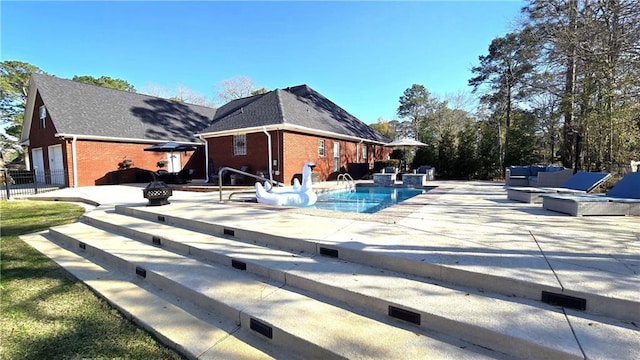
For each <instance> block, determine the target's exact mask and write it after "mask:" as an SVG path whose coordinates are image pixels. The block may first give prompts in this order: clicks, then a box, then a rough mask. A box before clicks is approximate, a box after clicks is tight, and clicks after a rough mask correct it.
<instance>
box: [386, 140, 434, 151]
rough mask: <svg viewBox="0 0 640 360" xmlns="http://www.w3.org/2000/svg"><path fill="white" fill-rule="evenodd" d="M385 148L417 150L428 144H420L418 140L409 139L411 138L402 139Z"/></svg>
mask: <svg viewBox="0 0 640 360" xmlns="http://www.w3.org/2000/svg"><path fill="white" fill-rule="evenodd" d="M384 146H388V147H392V148H405V149H406V148H409V149H411V148H416V147H420V146H427V144H425V143H423V142H420V141H418V140H415V139H409V138H402V139H396V140H394V141H392V142H390V143H388V144H385V145H384Z"/></svg>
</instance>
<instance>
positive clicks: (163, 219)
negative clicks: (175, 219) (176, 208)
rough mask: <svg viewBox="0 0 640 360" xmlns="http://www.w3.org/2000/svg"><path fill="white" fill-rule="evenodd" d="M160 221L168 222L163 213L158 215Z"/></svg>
mask: <svg viewBox="0 0 640 360" xmlns="http://www.w3.org/2000/svg"><path fill="white" fill-rule="evenodd" d="M158 221H162V222H166V221H167V219H165V218H164V216H162V215H158Z"/></svg>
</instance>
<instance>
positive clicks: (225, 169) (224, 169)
mask: <svg viewBox="0 0 640 360" xmlns="http://www.w3.org/2000/svg"><path fill="white" fill-rule="evenodd" d="M226 171H230V172H234V173H237V174H241V175H244V176H249V177H252V178H255V179H258V180H262V181H268V182H270V183H271V184H275V185H278V186H285V184H283V183H281V182H278V181H275V180H271V179H267V178H265V177H262V176H258V175H254V174H251V173H248V172H246V171H242V170H238V169H234V168H232V167H228V166H225V167H222V168H220V170H218V193H220V202H222V174H224V173H225V172H226ZM229 197H231V196H229Z"/></svg>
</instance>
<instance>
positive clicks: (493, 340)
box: [85, 216, 570, 358]
mask: <svg viewBox="0 0 640 360" xmlns="http://www.w3.org/2000/svg"><path fill="white" fill-rule="evenodd" d="M85 221H86V222H88V223H91V224H93V225H95V226H99V227H101V228H103V229H105V230H111V231H114V232H117V233H122V234H126V235H129V236H131V237H133V238H137V239H140V240H143V241H146V242H147V243H149V244H152V239H153V238H154V237H156V238H159V239H160V242H161V244H162V247H163V248H165V249H168V250H170V251H174V252H177V253H180V254H182V255H186V256H193V257H197V258H200V259H203V260H205V261H211V262H215V263H219V264H222V265H226V266H232V263H231V262H232V260H233V259H232V258H231V257H229V256H226V255H222V254H217V253H214V252H210V251H205V250H201V249H197V248H194V247H191V246H186V245H184V244H180V243H179V242H177V241H173V240H171V239H166V238H160V237H159V236H156V235H154V234H152V233H149V232H146V231H143V230H136V229H134V228H125V227H120V226H118V225H114V224H112V223H109V222H107V221H103V220H101V219H96V218H93V217H90V216H88V217H85ZM239 260H241V261H242V262H243V263H245V264H246V271H247V272H250V273H254V274H257V275H260V276H263V277H265V278H269V279H272V280H276V281H278V282H282V283H285V284H286V285H288V286H293V287H294V288H299V289H302V290H306V291H308V292H310V293H315V294H318V295H320V296H324V297H327V298H329V299H333V300H337V301H340V302H344V303H346V304H349V305H352V306H353V305H355V306H358V307H361V308H363V309H366V310H367V311H372V312H374V313H376V314H378V316H380V317H381V318H386V319H387V320H392V319H395V318H393V317H391V316H389V306H394V307H397V308H401V309H404V310H408V311H411V312H413V313H418V314H420V318H421V321H420V324H413V323H411V324H412V325H414V326H415V325H417V326H420V327H422V328H424V329H427V330H430V331H436V332H438V333H441V334H446V335H449V336H454V337H457V338H461V339H465V340H466V341H469V342H471V343H474V344H482V345H483V346H486V347H489V348H492V349H495V350H497V351H501V352H503V353H510V352H513V349H514V348H517V349H518V354H513V355H518V356H519V355H522V354H526V355H527V357H539V356H549V357H554V358H558V357H562V358H570V354H567V353H563V352H557V351H553V350H550V349H548V348H546V347H544V346H540V345H539V344H537V343H531V342H528V341H525V340H521V339H518V338H514V337H509V336H506V335H505V334H502V333H499V332H495V331H491V330H488V329H485V328H478V327H473V326H470V325H469V324H467V323H464V322H460V321H455V320H452V319H446V318H442V317H440V316H437V315H433V314H430V313H426V312H423V311H420V310H417V309H412V308H406V307H405V306H403V305H401V304H395V303H389V302H388V301H385V300H382V299H377V298H372V297H368V296H364V295H362V294H359V293H356V292H352V291H349V290H347V289H343V288H338V287H334V286H330V285H327V284H324V283H320V282H317V281H314V280H310V279H308V278H305V277H301V276H297V275H295V274H293V273H291V272H286V273H285V272H283V271H277V270H272V269H269V268H267V267H264V266H261V265H258V264H255V263H253V262H251V260H247V259H239ZM163 286H167V287H169V286H170V284H166V285H163ZM172 291H181V290H180V289H176V290H173V289H172ZM177 293H182V292H177ZM190 301H192V302H194V303H197V304H198V305H199V306H201V307H203V308H205V309H206V308H208V306H209V304H208V303H207V299H206V298H203V299H200V298H198V299H194V298H190ZM211 310H213V309H211ZM233 320H234V321H236V322H237V321H239V320H238V319H233ZM392 321H393V320H392ZM407 324H409V322H407Z"/></svg>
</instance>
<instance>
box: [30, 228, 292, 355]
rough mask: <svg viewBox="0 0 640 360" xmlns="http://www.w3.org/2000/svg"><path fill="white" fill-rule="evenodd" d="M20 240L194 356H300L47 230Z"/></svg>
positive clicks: (156, 333) (164, 338) (182, 351)
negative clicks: (103, 262)
mask: <svg viewBox="0 0 640 360" xmlns="http://www.w3.org/2000/svg"><path fill="white" fill-rule="evenodd" d="M20 238H21V239H22V240H23V241H25V242H27V243H28V244H29V245H31V246H32V247H34V248H35V249H37V250H38V251H40V252H42V253H43V254H46V255H47V256H48V257H50V258H51V259H52V260H53V261H54V262H56V263H57V264H58V265H60V266H62V267H64V268H65V269H66V270H67V271H69V272H70V273H71V274H72V275H74V276H75V277H76V278H78V279H79V280H80V281H82V282H83V283H84V284H86V285H87V286H88V287H89V288H90V289H91V290H92V291H93V292H95V293H96V294H98V295H99V296H101V297H102V298H104V299H106V300H107V301H108V302H109V304H111V306H113V307H115V308H116V309H118V310H119V311H120V312H121V313H122V314H124V315H125V316H126V317H127V318H128V319H129V320H131V321H132V322H134V323H135V324H137V325H138V326H140V327H142V328H143V329H145V330H147V331H149V332H150V333H152V334H154V335H155V336H156V337H157V338H158V339H160V340H161V341H162V342H163V343H164V344H165V345H167V346H169V347H171V348H173V349H176V350H178V351H179V352H180V353H182V354H183V355H185V356H186V357H187V358H189V359H247V360H248V359H278V358H294V359H295V358H296V357H294V356H293V354H291V353H290V352H283V351H282V350H281V349H278V348H277V347H274V346H270V345H269V344H268V343H265V342H263V341H257V340H256V339H255V337H254V336H252V335H251V334H250V333H249V332H247V331H246V330H245V329H243V328H242V327H240V326H239V325H237V324H236V323H235V322H233V321H228V320H221V319H220V318H214V317H212V316H211V315H210V314H208V313H206V312H203V311H201V310H200V309H198V308H197V307H195V306H192V305H190V304H188V303H187V302H185V301H182V300H181V299H180V298H178V297H176V296H174V295H172V294H170V293H168V292H164V291H162V290H160V289H158V288H156V287H154V286H152V285H150V284H148V283H146V282H144V281H140V279H139V278H137V277H136V276H132V275H130V274H127V273H123V272H120V271H114V270H109V269H108V268H105V267H102V266H100V265H98V264H96V263H94V262H92V261H90V260H89V259H87V258H85V257H84V256H82V255H86V253H83V254H82V255H80V254H78V253H77V252H78V250H77V249H73V250H74V251H71V250H70V249H68V248H66V247H64V246H62V245H61V244H59V243H58V242H57V241H56V239H54V238H53V237H52V236H51V235H50V234H49V233H48V232H47V231H45V232H41V233H37V234H30V235H24V236H21V237H20ZM299 359H302V357H299Z"/></svg>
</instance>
